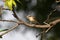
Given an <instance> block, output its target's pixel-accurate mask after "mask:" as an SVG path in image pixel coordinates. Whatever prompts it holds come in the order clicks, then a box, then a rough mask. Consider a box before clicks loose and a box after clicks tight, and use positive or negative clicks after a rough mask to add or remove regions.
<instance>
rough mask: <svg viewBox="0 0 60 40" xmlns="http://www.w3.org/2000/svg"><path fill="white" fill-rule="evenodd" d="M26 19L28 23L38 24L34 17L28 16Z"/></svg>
mask: <svg viewBox="0 0 60 40" xmlns="http://www.w3.org/2000/svg"><path fill="white" fill-rule="evenodd" d="M26 18H27V19H28V20H29V22H30V23H32V24H37V23H39V22H38V21H37V20H36V18H35V17H34V16H31V15H28V16H26Z"/></svg>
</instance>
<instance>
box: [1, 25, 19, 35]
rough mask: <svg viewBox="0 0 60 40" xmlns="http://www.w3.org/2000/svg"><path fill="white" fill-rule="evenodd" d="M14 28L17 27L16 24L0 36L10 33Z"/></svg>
mask: <svg viewBox="0 0 60 40" xmlns="http://www.w3.org/2000/svg"><path fill="white" fill-rule="evenodd" d="M16 27H18V24H16V25H15V26H14V27H12V28H11V29H9V30H7V31H6V32H4V33H2V34H0V35H2V36H3V35H5V34H6V33H8V32H10V31H12V30H14V29H15V28H16Z"/></svg>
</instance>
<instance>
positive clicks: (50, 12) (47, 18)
mask: <svg viewBox="0 0 60 40" xmlns="http://www.w3.org/2000/svg"><path fill="white" fill-rule="evenodd" d="M55 11H56V9H54V10H53V11H51V12H50V13H49V15H48V16H47V19H46V20H45V21H44V22H47V21H48V20H49V18H50V16H51V15H52V13H53V12H55Z"/></svg>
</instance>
